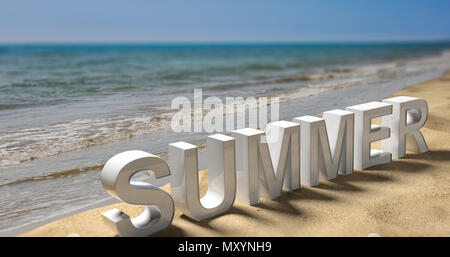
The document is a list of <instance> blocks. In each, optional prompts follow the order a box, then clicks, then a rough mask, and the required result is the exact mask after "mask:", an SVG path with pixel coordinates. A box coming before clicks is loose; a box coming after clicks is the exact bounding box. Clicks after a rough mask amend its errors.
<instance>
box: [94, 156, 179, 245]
mask: <svg viewBox="0 0 450 257" xmlns="http://www.w3.org/2000/svg"><path fill="white" fill-rule="evenodd" d="M143 170H151V171H153V172H154V175H155V178H156V179H159V178H162V177H165V176H169V175H170V169H169V166H168V165H167V163H166V162H165V161H164V160H162V159H161V158H159V157H158V156H155V155H152V154H149V153H147V152H144V151H137V150H135V151H126V152H122V153H119V154H116V155H114V156H113V157H112V158H111V159H109V160H108V162H106V164H105V166H104V167H103V170H102V173H101V181H102V185H103V188H104V189H105V190H106V191H107V192H108V193H109V194H111V195H112V196H114V197H115V198H117V199H119V200H121V201H124V202H126V203H129V204H136V205H147V206H146V207H145V209H144V211H143V212H142V214H140V215H139V216H138V217H136V218H133V219H130V217H129V216H128V215H127V214H126V213H124V212H122V211H120V210H118V209H112V210H109V211H107V212H104V213H102V217H103V219H104V220H105V221H106V223H107V224H108V225H109V226H111V227H112V228H113V229H115V230H116V231H117V232H118V233H119V234H120V235H121V236H148V235H150V234H152V233H154V232H157V231H159V230H162V229H164V228H166V227H168V226H169V225H170V223H172V219H173V215H174V203H173V199H172V197H171V196H170V195H169V194H168V193H166V192H165V191H163V190H161V189H159V188H158V187H156V186H154V185H152V184H149V183H145V182H131V181H130V180H131V177H132V176H133V175H134V174H136V173H137V172H139V171H143Z"/></svg>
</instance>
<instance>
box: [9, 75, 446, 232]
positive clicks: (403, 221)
mask: <svg viewBox="0 0 450 257" xmlns="http://www.w3.org/2000/svg"><path fill="white" fill-rule="evenodd" d="M446 87H447V88H448V87H450V72H446V73H445V74H444V75H443V76H441V77H439V78H437V79H433V80H431V81H428V82H424V83H419V84H417V85H413V86H409V87H406V88H404V89H402V90H401V91H399V92H397V93H395V94H394V95H393V96H398V95H409V96H415V97H420V98H424V99H425V100H426V101H427V103H428V105H429V119H428V121H427V123H426V124H425V127H424V128H423V129H422V132H423V134H424V136H425V139H426V141H427V143H428V146H429V150H430V152H428V153H424V154H411V150H412V149H411V148H408V150H409V154H408V155H407V156H406V158H403V159H393V162H392V163H389V164H385V165H379V166H375V167H372V168H369V169H367V170H363V171H356V170H355V172H354V174H353V175H350V176H338V178H336V179H335V180H332V181H321V184H320V185H319V186H317V187H306V186H302V187H301V188H300V189H299V190H296V191H292V192H287V191H284V192H283V194H282V196H281V197H279V198H277V199H274V200H270V199H264V198H263V199H262V203H261V204H258V205H256V206H246V205H243V204H240V203H238V202H235V204H234V206H233V208H232V209H230V210H229V211H228V212H226V213H224V214H221V215H219V216H218V217H215V218H211V219H207V220H205V221H201V222H195V221H192V220H190V219H188V218H185V217H184V216H181V214H180V212H179V211H178V210H177V209H176V210H175V216H174V221H173V223H172V225H171V226H170V227H169V228H167V229H165V230H163V231H160V232H158V233H156V234H155V236H183V235H186V236H214V235H216V236H245V235H247V236H248V235H252V236H283V235H285V236H287V235H291V236H302V235H312V236H321V235H329V236H335V235H344V236H346V235H347V236H352V235H359V236H367V235H368V234H370V233H378V234H380V235H381V236H396V235H407V236H408V235H416V236H417V235H425V236H430V235H435V236H449V235H450V225H448V224H450V222H449V218H448V217H449V215H448V214H449V213H450V208H449V207H447V206H445V205H443V204H442V202H445V199H441V198H446V197H448V188H445V187H446V186H447V187H448V185H449V174H448V171H447V170H446V162H447V161H448V160H449V157H448V156H449V155H450V145H449V144H450V131H449V130H448V128H447V127H446V126H448V125H450V121H448V118H447V117H448V116H449V115H448V104H447V105H446V102H448V99H449V93H447V91H449V90H448V89H447V88H446ZM446 90H447V91H446ZM342 91H344V92H343V93H345V91H347V90H342ZM446 95H447V98H446V97H445V96H446ZM322 97H323V96H322ZM325 98H326V96H325ZM378 100H381V99H378ZM362 101H364V100H362ZM291 110H292V109H291ZM319 111H320V110H319ZM280 116H281V115H280ZM280 118H281V119H282V117H280ZM446 122H449V123H448V124H447V123H446ZM443 139H444V140H443ZM428 159H429V160H428ZM433 166H435V167H434V168H433ZM425 171H428V172H429V173H430V174H432V175H429V176H427V172H425ZM199 177H200V178H199V179H200V189H201V192H202V191H203V192H205V190H206V187H207V175H206V174H205V172H201V173H200V176H199ZM417 177H419V178H417ZM436 178H439V179H440V180H441V181H442V183H441V184H440V183H439V180H438V181H436ZM423 181H428V182H430V183H431V185H430V184H427V183H423ZM442 185H444V188H442ZM419 186H420V191H419V190H417V191H419V193H417V195H414V193H416V190H414V188H415V187H417V188H419ZM163 189H164V190H166V191H170V189H169V187H168V186H167V185H166V186H164V187H163ZM427 190H428V191H427ZM355 193H356V194H355ZM358 193H361V194H364V196H365V198H364V199H365V200H367V201H369V203H367V202H365V201H361V199H362V198H361V197H359V196H358ZM396 193H397V194H398V195H395V194H396ZM436 199H437V200H436ZM116 201H117V200H116ZM416 203H420V204H422V205H423V206H425V207H426V208H419V209H418V210H416V209H415V208H417V205H416ZM104 204H106V202H104ZM355 205H361V206H362V207H361V206H355ZM102 206H103V205H102ZM423 206H421V207H423ZM97 207H100V206H96V207H94V206H92V208H94V209H90V210H88V211H84V212H81V213H78V214H76V215H73V216H69V217H66V218H63V219H60V220H57V221H54V222H52V223H49V224H46V225H43V226H41V227H39V228H37V229H34V230H32V231H29V232H27V233H24V234H23V236H66V235H68V234H70V233H77V234H79V235H81V236H115V234H114V233H113V231H111V230H110V229H109V228H107V227H106V226H105V225H104V224H103V223H102V221H101V217H100V214H101V213H102V212H104V211H106V210H109V209H111V208H113V207H115V208H117V207H119V208H120V209H122V210H124V211H125V212H127V213H128V214H129V215H130V216H132V217H134V216H136V215H137V214H139V211H140V210H141V209H142V208H141V207H139V206H132V205H128V204H125V203H117V204H113V205H108V206H103V207H100V208H97ZM361 208H362V209H361ZM411 209H412V210H413V211H412V212H413V213H411ZM78 211H79V210H78ZM414 211H416V212H417V213H418V215H415V214H414ZM405 213H406V214H405ZM419 214H420V215H419ZM67 215H69V214H67ZM405 215H406V216H405ZM423 216H424V217H423ZM427 218H428V219H433V221H432V223H429V222H427ZM281 220H283V221H284V222H281ZM46 222H48V221H46ZM267 222H269V223H270V224H272V225H274V226H273V227H272V226H265V227H264V228H262V229H261V225H262V224H267ZM408 222H409V223H408ZM362 223H365V224H364V226H363V228H361V226H360V227H359V228H358V226H357V225H361V224H362ZM410 223H411V224H410ZM417 223H419V224H417ZM294 224H295V225H298V226H299V227H300V228H301V229H299V231H296V230H295V229H293V228H292V227H295V226H293V225H294ZM418 225H419V226H418ZM420 225H422V227H423V226H426V227H427V228H428V229H427V230H426V231H424V232H422V233H421V232H420V231H422V230H421V227H420ZM28 226H29V227H28V228H30V227H31V226H32V224H29V225H28ZM230 227H231V228H230ZM22 228H23V229H22V231H24V228H25V226H24V227H22ZM233 228H235V229H233ZM237 228H240V229H241V230H244V233H243V234H242V232H237V231H238V230H236V229H237ZM243 228H245V229H243ZM258 228H259V229H258ZM302 228H303V229H302ZM363 231H365V232H363ZM366 232H367V234H364V233H366ZM18 233H21V232H18ZM11 234H12V233H11Z"/></svg>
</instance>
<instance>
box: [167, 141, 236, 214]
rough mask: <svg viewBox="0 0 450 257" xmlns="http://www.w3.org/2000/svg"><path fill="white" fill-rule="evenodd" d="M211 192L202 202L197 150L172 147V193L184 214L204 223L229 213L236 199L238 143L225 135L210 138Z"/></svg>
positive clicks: (209, 170)
mask: <svg viewBox="0 0 450 257" xmlns="http://www.w3.org/2000/svg"><path fill="white" fill-rule="evenodd" d="M207 154H208V191H207V193H206V195H205V196H204V197H202V198H201V199H200V193H199V186H198V159H197V158H198V156H197V146H196V145H191V144H188V143H185V142H177V143H173V144H170V145H169V165H170V167H171V170H172V180H171V193H172V196H173V199H174V201H175V205H176V206H177V207H179V208H180V209H181V210H182V212H183V213H184V214H186V215H187V216H189V217H191V218H193V219H195V220H202V219H206V218H209V217H212V216H215V215H218V214H220V213H223V212H225V211H227V210H228V209H230V208H231V206H233V203H234V200H235V197H236V162H235V159H236V157H235V140H234V138H232V137H229V136H225V135H220V134H216V135H212V136H209V137H208V138H207Z"/></svg>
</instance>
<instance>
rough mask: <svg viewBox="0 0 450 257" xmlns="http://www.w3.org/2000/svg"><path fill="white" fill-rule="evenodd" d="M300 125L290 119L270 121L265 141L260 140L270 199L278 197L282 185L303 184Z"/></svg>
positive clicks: (296, 186) (262, 175)
mask: <svg viewBox="0 0 450 257" xmlns="http://www.w3.org/2000/svg"><path fill="white" fill-rule="evenodd" d="M299 133H300V126H299V125H298V124H297V123H294V122H290V121H284V120H282V121H276V122H272V123H269V124H268V125H267V128H266V134H265V141H266V142H264V140H261V142H260V144H259V152H260V157H261V160H262V163H263V173H262V174H260V176H261V180H262V182H263V185H264V188H265V191H266V192H267V193H268V195H269V196H270V198H271V199H275V198H277V197H279V196H280V195H281V193H282V190H283V187H284V188H285V189H288V190H295V189H299V188H300V163H299V162H300V159H299V154H300V138H299Z"/></svg>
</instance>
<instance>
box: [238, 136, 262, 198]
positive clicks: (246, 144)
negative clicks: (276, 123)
mask: <svg viewBox="0 0 450 257" xmlns="http://www.w3.org/2000/svg"><path fill="white" fill-rule="evenodd" d="M263 134H264V131H261V130H257V129H252V128H244V129H238V130H235V131H233V132H232V133H231V136H232V137H234V138H235V139H236V180H237V190H236V199H237V200H238V201H239V202H242V203H247V204H250V205H255V204H257V203H259V202H260V199H259V186H260V184H259V170H260V169H262V163H261V158H259V153H258V144H259V141H260V137H261V135H263Z"/></svg>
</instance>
